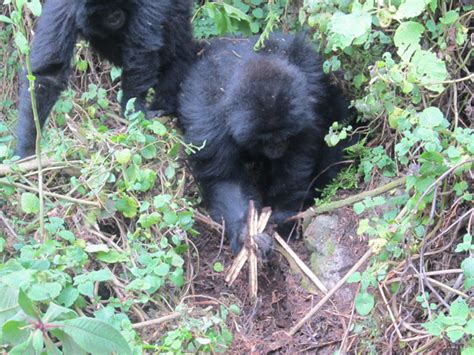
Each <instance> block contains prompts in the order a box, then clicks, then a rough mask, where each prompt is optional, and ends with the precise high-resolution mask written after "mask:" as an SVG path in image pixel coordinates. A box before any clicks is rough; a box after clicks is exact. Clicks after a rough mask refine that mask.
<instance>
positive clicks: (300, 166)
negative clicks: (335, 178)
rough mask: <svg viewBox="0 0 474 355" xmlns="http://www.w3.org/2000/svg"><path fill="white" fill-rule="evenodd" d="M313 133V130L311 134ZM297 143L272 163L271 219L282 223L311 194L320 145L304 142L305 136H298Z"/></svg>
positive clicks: (295, 211) (269, 191)
mask: <svg viewBox="0 0 474 355" xmlns="http://www.w3.org/2000/svg"><path fill="white" fill-rule="evenodd" d="M310 135H311V134H310ZM298 140H299V142H297V146H296V147H290V149H289V151H288V152H287V153H286V155H285V156H284V158H283V159H279V160H278V161H275V162H274V163H273V166H272V182H271V185H270V187H269V188H268V195H267V197H268V200H269V202H270V205H271V206H272V207H273V209H274V213H273V215H272V221H273V222H275V223H277V224H278V225H281V224H282V223H283V222H284V221H285V220H286V219H287V218H288V217H291V216H292V215H294V214H296V213H297V212H298V211H299V210H300V208H301V206H302V203H303V201H305V200H307V199H308V198H310V197H312V194H311V192H310V185H311V183H312V179H313V178H314V176H313V174H314V171H315V164H316V162H315V159H314V156H315V154H317V153H316V152H317V151H318V150H319V149H318V148H319V145H318V144H315V140H313V142H312V145H309V144H305V139H297V138H296V139H295V141H298Z"/></svg>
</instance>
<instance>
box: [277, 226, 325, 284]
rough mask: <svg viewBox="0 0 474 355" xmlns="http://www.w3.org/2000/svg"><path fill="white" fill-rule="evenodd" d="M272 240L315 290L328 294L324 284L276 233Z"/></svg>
mask: <svg viewBox="0 0 474 355" xmlns="http://www.w3.org/2000/svg"><path fill="white" fill-rule="evenodd" d="M273 238H275V240H276V241H277V242H278V243H279V244H280V245H281V247H282V248H283V249H284V251H285V252H286V253H287V254H288V257H291V258H292V259H293V261H294V262H295V263H296V265H298V266H299V268H300V269H301V271H302V272H303V273H304V274H305V275H306V276H307V277H308V278H309V279H310V280H311V281H313V283H314V284H315V285H316V287H317V288H319V289H320V290H321V291H323V292H324V293H327V292H328V289H327V288H326V286H324V284H323V283H322V282H321V280H319V279H318V277H317V276H316V275H315V274H314V273H313V272H312V271H311V269H310V268H309V267H308V266H306V264H305V263H304V262H303V260H301V259H300V257H299V256H298V255H296V253H295V252H294V251H293V249H291V248H290V246H289V245H288V244H287V243H286V242H285V241H284V240H283V238H282V237H280V235H279V234H278V233H276V232H275V233H274V234H273Z"/></svg>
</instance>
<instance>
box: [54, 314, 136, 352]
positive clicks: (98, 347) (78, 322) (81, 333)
mask: <svg viewBox="0 0 474 355" xmlns="http://www.w3.org/2000/svg"><path fill="white" fill-rule="evenodd" d="M55 324H58V325H63V328H62V330H63V331H64V333H66V334H68V335H69V336H70V337H71V338H72V339H73V340H74V342H76V343H77V344H78V345H79V346H80V347H81V348H82V350H84V351H87V352H90V353H92V354H110V353H112V352H115V353H117V354H131V353H132V352H131V350H130V347H129V346H128V343H127V341H126V340H125V339H124V337H123V336H122V334H120V332H119V331H118V330H117V329H115V328H114V327H112V326H111V325H110V324H108V323H106V322H104V321H101V320H98V319H94V318H87V317H81V318H77V319H70V320H65V321H61V322H56V323H55Z"/></svg>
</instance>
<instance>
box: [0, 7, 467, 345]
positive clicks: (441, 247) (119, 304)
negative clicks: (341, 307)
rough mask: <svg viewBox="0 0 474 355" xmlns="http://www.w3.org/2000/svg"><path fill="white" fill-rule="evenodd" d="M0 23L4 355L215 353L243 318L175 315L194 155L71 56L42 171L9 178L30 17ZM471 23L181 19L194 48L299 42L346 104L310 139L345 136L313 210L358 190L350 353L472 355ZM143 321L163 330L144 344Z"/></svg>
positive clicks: (222, 12)
mask: <svg viewBox="0 0 474 355" xmlns="http://www.w3.org/2000/svg"><path fill="white" fill-rule="evenodd" d="M1 9H2V10H1V15H0V68H1V70H0V87H1V90H0V117H2V120H0V161H2V162H3V165H1V166H0V206H1V210H0V258H1V259H0V346H1V348H2V350H5V351H9V352H11V353H12V354H15V353H22V354H23V353H41V352H44V351H47V352H48V353H59V352H60V351H62V352H63V353H76V352H77V353H79V352H83V351H85V352H95V353H110V352H112V351H114V352H117V353H131V352H134V353H140V352H143V351H160V352H161V351H163V352H177V353H180V352H186V351H191V352H192V351H198V350H200V351H206V352H222V351H225V350H226V349H227V348H228V347H229V346H230V345H231V343H232V339H233V332H232V330H234V329H237V328H238V327H232V325H233V322H234V323H235V322H238V317H237V316H238V314H239V312H240V309H239V306H241V305H240V304H239V306H237V305H236V304H235V303H238V302H237V301H235V300H233V299H231V298H229V299H227V300H226V302H223V301H221V300H219V302H217V304H218V305H217V306H215V307H209V308H199V307H198V308H196V307H193V306H192V303H191V300H192V298H193V297H194V296H193V295H192V294H191V293H190V290H191V288H192V283H193V278H194V277H195V273H196V272H197V271H196V270H197V269H198V258H196V256H195V250H194V249H195V248H194V246H193V243H192V241H191V240H190V238H189V237H190V236H195V235H196V234H197V231H196V229H197V227H196V223H195V220H196V219H198V218H200V216H201V215H200V213H199V212H198V211H197V210H196V209H195V208H194V206H195V205H196V204H197V202H198V201H197V200H198V199H199V198H196V195H195V194H194V193H193V191H194V190H193V188H192V187H190V184H189V183H188V182H189V179H188V176H187V174H188V173H187V171H186V170H185V169H184V168H183V166H182V161H181V160H180V152H182V151H183V148H187V149H188V150H191V151H192V150H193V149H195V147H184V144H183V142H182V141H181V138H180V134H179V132H176V130H175V129H174V128H172V127H173V124H172V121H171V120H168V121H166V122H165V121H158V120H154V121H150V120H147V119H146V118H145V117H144V116H143V115H142V114H140V113H139V114H131V115H126V117H125V118H122V117H120V115H119V114H118V112H119V108H118V105H117V104H116V102H117V100H116V97H117V95H120V93H119V92H117V90H116V87H117V85H116V84H117V81H118V77H119V74H120V72H119V70H117V69H116V68H111V67H110V65H108V64H107V63H101V62H100V61H98V60H97V58H96V57H95V56H93V55H92V54H91V53H90V51H89V49H88V46H87V44H86V43H82V42H81V43H80V44H78V46H77V52H76V56H75V58H74V70H75V76H74V81H73V85H72V86H71V89H69V90H68V91H67V92H65V93H64V94H63V95H62V97H61V100H60V101H59V102H58V103H57V104H56V106H55V108H54V113H53V117H54V119H53V120H51V124H50V125H51V126H53V127H52V129H49V130H47V131H46V133H45V135H44V137H43V144H42V147H43V153H44V154H43V158H42V165H41V167H42V172H41V174H38V170H41V169H38V165H30V166H27V167H25V166H20V165H19V164H18V163H17V161H16V159H15V158H14V157H12V152H13V149H12V148H13V141H14V138H13V133H12V128H13V125H14V122H15V119H16V111H15V100H16V86H17V84H16V83H17V77H16V73H17V71H18V69H19V67H20V65H21V64H27V63H28V55H29V47H28V43H29V37H30V34H31V26H32V25H31V23H32V21H31V19H32V18H34V17H35V16H38V15H39V14H40V13H41V3H40V2H39V0H32V1H26V0H4V1H3V6H2V7H1ZM473 18H474V7H473V6H472V5H470V4H469V1H442V0H440V1H437V0H395V1H374V0H367V1H357V0H344V1H343V0H340V1H338V0H325V1H317V0H305V1H304V2H301V1H299V2H298V1H297V2H295V1H287V0H270V1H263V0H245V1H244V0H225V1H216V2H205V3H204V4H199V5H198V4H196V13H195V17H194V26H195V34H196V36H197V37H199V38H206V37H210V36H216V35H221V34H225V33H241V34H244V35H248V34H251V33H262V38H264V37H265V36H266V35H268V33H269V32H271V31H272V30H277V29H279V30H284V31H295V30H300V29H306V30H307V31H308V36H310V37H311V38H312V39H313V40H314V43H315V47H317V49H318V50H319V51H320V52H321V53H322V54H323V55H324V57H325V59H326V60H325V62H324V70H325V71H326V72H327V73H332V72H334V73H336V75H335V77H337V80H339V81H340V82H341V84H343V86H344V89H345V90H346V91H347V92H348V94H349V95H351V96H352V97H353V106H354V107H355V109H356V110H357V114H358V121H359V123H358V124H357V125H355V126H354V127H356V126H357V127H358V128H357V129H355V128H354V129H353V128H348V127H341V126H338V125H335V126H334V127H333V129H332V130H331V132H330V133H329V134H328V136H327V137H326V140H327V142H328V143H329V144H332V145H335V144H337V143H338V142H339V141H340V140H343V139H346V138H347V136H349V135H352V134H358V135H360V137H361V140H360V142H359V143H358V144H357V145H356V146H354V147H352V148H351V149H350V154H351V156H352V157H353V159H354V161H355V162H356V163H355V164H354V165H353V166H352V167H351V168H349V170H347V171H345V172H343V173H342V174H341V175H340V177H339V179H338V180H337V181H335V182H334V184H333V185H331V186H329V187H328V188H327V189H326V191H325V192H324V194H323V197H324V198H323V199H321V200H320V201H316V202H317V203H318V204H324V203H326V202H327V201H328V200H329V199H336V198H337V197H335V194H336V192H337V191H338V190H340V189H346V190H347V189H349V190H351V194H357V192H358V191H356V189H357V188H358V187H359V185H360V186H363V187H364V189H365V190H367V191H369V197H365V198H363V199H361V200H360V201H358V202H357V203H355V204H354V205H353V209H354V211H355V213H356V214H358V215H360V216H361V218H360V220H359V225H358V229H357V230H358V234H359V235H360V236H361V237H366V238H368V244H369V247H370V248H371V250H372V252H373V257H372V259H371V261H370V264H369V265H368V266H367V268H366V270H365V271H363V272H358V273H355V274H354V275H353V276H352V277H351V279H350V280H349V282H352V283H359V292H358V295H357V296H356V299H355V302H354V308H355V311H356V312H357V315H358V318H357V320H356V321H355V322H354V323H353V324H352V328H351V329H350V330H349V331H350V332H351V333H352V334H358V335H360V337H359V339H358V345H357V349H358V350H359V351H362V352H371V353H374V354H375V353H378V352H379V351H380V350H381V349H386V342H388V340H387V339H386V338H387V334H385V333H384V330H385V329H386V328H387V326H388V327H393V328H392V329H391V331H393V332H394V333H395V334H396V336H397V341H396V342H397V344H392V343H391V346H392V347H393V348H394V349H395V351H405V350H410V351H415V350H417V351H423V349H425V350H429V349H430V347H432V346H435V345H436V344H441V343H442V342H443V341H446V343H452V346H456V347H457V348H458V349H463V350H462V351H463V353H464V354H472V353H473V352H474V341H473V340H472V336H473V335H474V309H473V307H472V303H470V301H471V300H472V292H473V287H474V255H473V254H474V243H473V241H472V231H473V224H474V209H473V207H472V206H473V205H472V200H473V191H472V186H473V185H474V176H473V164H474V131H473V122H474V119H473V114H474V113H473V92H472V90H473V89H472V87H473V85H472V83H473V81H474V79H473V73H472V70H473V65H472V60H473V51H474V50H473V45H474V38H473V37H472V32H469V31H472V22H473ZM99 66H100V68H101V70H100V71H99V70H97V69H98V68H99ZM103 69H105V70H103ZM339 72H342V73H343V77H342V78H341V75H340V74H339ZM30 79H31V80H34V78H31V77H30ZM131 104H132V103H131ZM354 174H357V176H358V177H359V180H358V181H357V180H355V179H354V178H353V176H354ZM38 175H42V178H44V179H43V180H44V181H43V183H42V184H39V183H38V181H39V180H38ZM390 181H399V182H400V183H399V184H398V185H396V186H397V189H396V190H395V191H394V193H389V194H385V195H370V191H371V190H372V189H373V188H374V187H376V186H380V185H383V184H386V183H387V182H390ZM381 210H382V211H383V213H380V211H381ZM221 270H222V265H220V264H216V265H215V271H217V272H219V271H221ZM435 276H440V277H442V278H441V279H440V278H438V279H435ZM386 298H390V299H391V300H392V301H391V304H390V305H389V304H388V303H387V302H386V300H385V299H386ZM144 312H146V313H147V314H151V315H152V316H151V318H156V321H157V323H156V324H161V323H160V322H163V323H165V322H169V323H167V324H166V326H163V327H162V328H160V329H161V330H160V332H158V334H147V333H146V331H143V330H144V329H145V330H146V327H147V324H148V323H146V321H145V317H144V315H143V314H144ZM153 315H155V316H153ZM166 317H169V320H167V319H168V318H166ZM148 318H150V317H148ZM288 326H290V325H288ZM443 339H444V340H443ZM58 341H59V342H60V343H61V349H60V348H58ZM438 349H443V348H438Z"/></svg>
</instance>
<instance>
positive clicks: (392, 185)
mask: <svg viewBox="0 0 474 355" xmlns="http://www.w3.org/2000/svg"><path fill="white" fill-rule="evenodd" d="M406 179H407V178H406V176H404V177H402V178H400V179H397V180H394V181H391V182H389V183H388V184H386V185H383V186H380V187H377V188H375V189H373V190H369V191H364V192H362V193H360V194H357V195H354V196H350V197H348V198H345V199H343V200H338V201H334V202H331V203H328V204H326V205H323V206H320V207H311V208H308V209H307V210H306V211H304V212H301V213H298V214H297V215H296V216H293V217H290V218H289V219H288V220H289V221H294V220H297V219H307V218H311V217H314V216H316V215H318V214H321V213H326V212H330V211H334V210H336V209H338V208H341V207H345V206H350V205H353V204H354V203H356V202H359V201H363V200H364V199H366V198H367V197H374V196H378V195H381V194H384V193H386V192H388V191H391V190H393V189H396V188H397V187H399V186H401V185H403V184H405V182H406Z"/></svg>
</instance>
